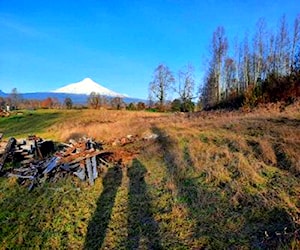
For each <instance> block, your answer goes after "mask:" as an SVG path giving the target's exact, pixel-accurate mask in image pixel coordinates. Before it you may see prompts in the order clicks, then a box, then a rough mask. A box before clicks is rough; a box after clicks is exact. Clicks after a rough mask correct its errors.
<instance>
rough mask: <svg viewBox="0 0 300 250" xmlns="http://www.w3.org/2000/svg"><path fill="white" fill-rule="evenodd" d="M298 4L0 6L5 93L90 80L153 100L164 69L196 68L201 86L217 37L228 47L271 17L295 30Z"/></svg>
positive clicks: (187, 0)
mask: <svg viewBox="0 0 300 250" xmlns="http://www.w3.org/2000/svg"><path fill="white" fill-rule="evenodd" d="M299 13H300V3H299V0H265V1H261V0H260V1H257V0H252V1H250V0H244V1H240V0H239V1H238V0H227V1H219V0H207V1H200V0H198V1H196V0H149V1H143V0H139V1H136V0H131V1H125V0H123V1H122V0H109V1H108V0H98V1H96V0H76V1H75V0H72V1H65V0H60V1H58V0H52V1H51V0H43V1H40V0H39V1H33V0H0V38H1V39H0V90H2V91H4V92H8V93H9V92H10V91H11V90H12V88H14V87H16V88H17V89H18V91H19V92H23V93H24V92H37V91H50V90H54V89H57V88H59V87H62V86H64V85H66V84H69V83H73V82H77V81H80V80H82V79H83V78H85V77H90V78H92V79H93V80H94V81H96V82H98V83H100V84H101V85H103V86H105V87H107V88H110V89H112V90H114V91H117V92H120V93H126V94H128V95H129V96H131V97H139V98H147V96H148V84H149V82H150V81H151V79H152V75H153V71H154V69H155V67H156V66H157V65H158V64H159V63H165V64H167V65H168V66H169V67H170V69H171V70H172V71H173V72H174V73H176V72H177V71H178V70H179V69H181V68H183V67H184V66H185V65H186V64H188V63H191V64H192V65H194V68H195V74H196V81H197V85H199V84H200V83H201V80H202V79H201V78H202V77H201V76H202V74H203V71H204V62H205V56H206V55H207V54H208V48H209V43H210V40H211V36H212V33H213V31H214V30H215V29H216V27H217V26H219V25H223V26H224V27H225V31H226V34H227V36H228V38H229V41H233V39H234V38H235V37H240V38H241V39H242V38H243V37H244V34H245V32H246V31H248V32H249V33H251V30H252V29H253V28H254V27H255V23H256V22H257V20H258V19H259V18H260V17H264V18H265V19H266V21H267V24H268V27H270V28H271V27H276V25H277V23H278V20H279V18H280V17H281V16H282V15H283V14H285V15H286V17H287V20H288V22H289V24H290V25H292V23H293V20H294V18H295V17H296V16H297V14H299Z"/></svg>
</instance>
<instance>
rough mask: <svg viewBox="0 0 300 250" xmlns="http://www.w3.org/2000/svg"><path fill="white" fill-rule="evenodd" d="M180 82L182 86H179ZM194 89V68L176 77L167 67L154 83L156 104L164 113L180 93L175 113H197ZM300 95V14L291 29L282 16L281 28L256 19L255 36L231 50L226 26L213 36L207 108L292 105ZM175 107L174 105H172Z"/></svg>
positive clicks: (203, 93)
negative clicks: (263, 104)
mask: <svg viewBox="0 0 300 250" xmlns="http://www.w3.org/2000/svg"><path fill="white" fill-rule="evenodd" d="M175 83H177V86H175ZM194 87H195V80H194V70H193V68H192V66H190V65H189V66H188V67H185V68H184V69H183V70H181V71H179V72H178V76H177V78H176V79H175V77H174V74H173V73H172V71H171V70H170V69H169V68H168V67H167V66H166V65H164V64H160V65H159V66H158V67H157V68H156V69H155V70H154V75H153V80H152V81H151V82H150V83H149V100H150V103H151V104H152V106H154V107H156V108H157V109H159V110H164V109H166V107H167V106H168V96H170V95H171V94H172V93H177V94H178V96H179V97H178V98H177V99H175V100H173V102H172V103H171V109H172V110H174V109H175V110H176V109H178V110H180V111H192V110H193V109H194V103H193V101H192V100H193V98H194V96H193V91H194ZM299 96H300V15H298V16H297V17H296V18H295V20H294V23H293V25H291V26H289V25H288V23H287V21H286V17H285V16H282V17H281V18H280V20H279V22H278V26H277V29H276V30H271V29H269V28H268V27H267V23H266V21H265V19H263V18H261V19H259V20H258V21H257V23H256V27H255V29H254V32H253V35H252V37H250V36H249V35H248V34H246V35H245V37H244V38H243V39H242V41H237V39H235V42H234V43H233V45H231V46H230V44H229V42H228V38H227V36H226V33H225V28H224V27H222V26H219V27H217V28H216V30H215V31H214V32H213V34H212V39H211V43H210V45H209V55H208V58H207V64H206V70H205V74H204V79H203V84H202V85H201V86H200V87H199V91H198V96H197V98H198V106H200V107H201V108H203V109H211V108H239V107H241V106H246V107H254V106H256V105H258V104H259V103H267V102H277V101H285V102H292V101H293V100H294V99H295V98H297V97H299ZM169 104H170V103H169Z"/></svg>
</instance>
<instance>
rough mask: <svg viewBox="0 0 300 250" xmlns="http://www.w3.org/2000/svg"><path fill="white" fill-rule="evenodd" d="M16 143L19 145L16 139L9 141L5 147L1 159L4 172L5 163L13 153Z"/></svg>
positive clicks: (0, 165) (0, 168)
mask: <svg viewBox="0 0 300 250" xmlns="http://www.w3.org/2000/svg"><path fill="white" fill-rule="evenodd" d="M16 143H17V141H16V139H15V138H10V139H9V141H8V143H7V145H6V147H5V150H4V153H3V155H2V157H1V158H0V171H1V170H2V168H3V166H4V163H5V162H6V160H7V158H8V156H9V155H10V154H11V151H12V149H13V148H14V147H15V145H16Z"/></svg>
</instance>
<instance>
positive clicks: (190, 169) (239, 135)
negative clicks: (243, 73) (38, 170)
mask: <svg viewBox="0 0 300 250" xmlns="http://www.w3.org/2000/svg"><path fill="white" fill-rule="evenodd" d="M76 112H77V111H76ZM76 112H70V113H68V112H65V111H55V112H53V113H51V111H43V112H41V111H38V112H37V113H36V114H33V115H29V114H24V115H23V120H21V122H22V123H23V124H27V122H28V123H29V124H30V120H31V117H32V116H35V119H36V120H35V121H36V124H34V125H33V127H34V128H32V129H33V130H31V131H30V132H31V133H37V130H38V129H40V131H41V132H43V133H49V128H53V126H54V127H55V128H59V126H58V125H57V124H59V123H60V122H61V121H64V122H65V123H66V124H67V123H68V122H70V123H71V121H73V120H74V117H79V116H81V115H83V116H84V114H82V113H79V111H78V112H77V113H76ZM96 114H98V113H95V115H94V116H92V117H90V118H88V117H87V116H84V117H85V118H84V119H85V121H84V122H85V123H86V124H89V120H88V119H91V120H93V121H94V123H96V122H95V119H97V115H96ZM131 114H134V113H133V112H131ZM137 114H138V113H137ZM139 114H140V113H139ZM99 115H100V113H99ZM109 115H111V116H112V117H108V116H109ZM114 115H115V114H114V113H109V114H106V115H105V117H104V119H106V120H111V121H113V116H114ZM126 115H127V114H126V113H124V117H125V116H126ZM273 115H274V116H278V119H279V118H280V117H279V116H280V115H282V114H273ZM285 115H287V114H285ZM145 116H146V113H145ZM258 116H259V120H258V119H257V117H244V116H243V115H240V116H237V117H233V118H232V117H231V118H230V123H229V122H228V120H227V119H229V118H228V115H227V114H224V115H219V116H216V117H215V118H214V119H202V118H201V116H200V117H194V118H192V119H191V118H182V117H181V118H180V119H178V117H176V116H161V117H158V118H157V117H156V118H149V119H150V120H149V124H150V125H149V124H148V125H149V127H147V130H148V129H150V131H151V132H153V133H157V134H159V135H160V137H159V139H158V140H156V141H149V142H144V141H143V142H138V143H137V144H128V145H126V146H124V147H121V148H117V149H114V148H111V149H112V150H120V152H121V151H123V152H136V151H137V150H138V151H139V154H138V155H137V156H136V157H135V158H134V159H133V160H132V161H130V162H127V163H126V166H123V167H121V168H119V167H110V168H108V169H106V171H105V172H103V173H102V174H101V177H100V178H98V179H97V180H96V182H95V186H93V187H90V186H88V185H87V184H86V183H83V182H80V181H78V180H77V179H76V178H72V177H69V178H66V179H63V180H60V181H59V182H57V183H48V184H45V185H44V186H40V187H37V188H35V189H34V190H33V191H32V192H30V193H29V192H28V191H27V189H26V188H25V187H22V186H19V185H18V184H17V182H16V180H14V179H6V178H3V177H1V178H0V242H1V246H0V249H30V248H34V249H299V248H300V242H299V230H300V226H299V214H300V213H299V212H300V198H299V197H300V183H299V173H300V169H299V166H298V165H297V162H298V163H299V160H300V157H299V156H300V151H299V150H300V149H299V147H298V146H297V145H299V143H300V140H299V139H300V127H299V126H298V124H299V118H297V116H296V115H295V114H289V119H290V120H286V119H285V120H284V123H281V124H280V125H278V123H276V122H274V120H270V119H269V117H266V116H264V115H260V114H258ZM141 117H142V118H141V119H142V122H141V123H140V127H143V126H145V125H146V124H145V122H144V121H145V117H143V116H141ZM5 119H7V120H5V122H4V123H3V121H1V120H0V124H8V123H9V122H11V121H9V120H8V118H5ZM76 119H79V118H76ZM139 119H140V118H138V117H137V118H136V119H135V120H132V122H134V124H136V123H138V122H140V120H139ZM147 119H148V118H147ZM45 120H48V123H46V121H45ZM118 120H122V113H118ZM281 120H282V119H281ZM275 121H277V120H275ZM31 122H32V120H31ZM97 122H99V121H97ZM10 124H13V123H10ZM111 124H114V128H116V126H117V125H116V123H111ZM126 124H127V125H128V127H129V128H130V127H131V126H130V122H129V121H128V120H126ZM226 124H230V127H228V126H225V125H226ZM93 126H94V125H93ZM102 126H103V123H100V122H99V128H101V127H102ZM120 126H121V125H120ZM135 126H136V125H135ZM1 128H2V127H1ZM23 128H25V127H23ZM95 128H97V127H96V126H95ZM249 128H251V129H249ZM34 129H36V130H34ZM6 131H10V130H9V129H8V128H7V129H6ZM50 131H52V130H51V129H50ZM249 131H251V133H249ZM291 132H292V133H291ZM10 133H13V130H11V131H10ZM26 133H28V132H27V131H24V130H22V127H20V131H19V135H24V134H26ZM111 133H112V135H111V136H112V137H114V135H113V131H111ZM11 135H13V134H11ZM124 136H126V134H124ZM278 145H280V147H279V146H278ZM279 149H280V150H279ZM276 150H277V151H276ZM269 151H270V152H269ZM275 151H276V152H275ZM120 155H122V154H120ZM268 157H269V158H270V159H271V160H266V159H269V158H268ZM272 157H274V159H272ZM287 162H288V166H287V167H286V165H284V164H285V163H287Z"/></svg>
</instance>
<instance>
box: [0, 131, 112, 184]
mask: <svg viewBox="0 0 300 250" xmlns="http://www.w3.org/2000/svg"><path fill="white" fill-rule="evenodd" d="M59 147H60V148H61V149H60V150H56V151H55V150H54V143H53V141H48V140H42V139H41V138H38V137H36V136H35V135H31V136H29V137H28V138H27V140H21V141H19V142H17V141H16V140H15V139H14V138H11V139H10V140H9V142H8V143H7V146H6V149H5V152H4V154H3V155H2V157H1V159H0V164H1V165H0V167H1V168H2V166H4V163H5V162H6V159H7V157H8V155H12V157H11V158H12V160H14V161H17V162H19V163H20V164H21V167H20V168H12V169H9V171H8V170H7V172H9V173H6V176H7V177H16V178H18V180H19V182H20V183H21V184H26V183H28V182H29V190H32V189H33V188H34V186H36V185H39V184H41V183H43V182H44V181H52V182H56V181H57V180H58V179H59V178H62V177H64V176H66V175H75V176H77V177H78V178H80V179H81V180H82V181H85V180H88V182H89V184H90V185H94V181H95V179H96V178H98V169H99V171H101V168H102V167H103V166H106V167H107V166H109V165H110V164H109V157H110V156H111V154H112V153H111V152H107V151H104V150H103V148H102V144H100V143H96V142H94V141H93V140H92V139H90V138H82V139H80V140H79V141H75V140H71V141H70V143H69V144H66V143H63V144H61V145H59ZM1 168H0V170H1Z"/></svg>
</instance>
